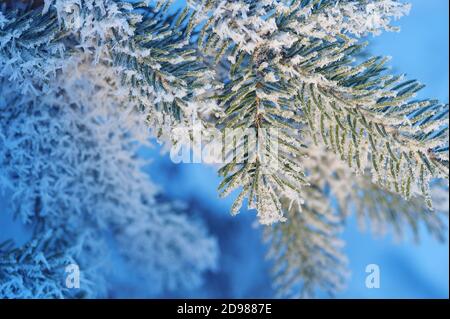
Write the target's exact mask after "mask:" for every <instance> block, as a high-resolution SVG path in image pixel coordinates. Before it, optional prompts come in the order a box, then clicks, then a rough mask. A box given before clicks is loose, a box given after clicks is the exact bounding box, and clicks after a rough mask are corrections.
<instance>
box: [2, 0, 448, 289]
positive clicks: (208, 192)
mask: <svg viewBox="0 0 450 319" xmlns="http://www.w3.org/2000/svg"><path fill="white" fill-rule="evenodd" d="M409 2H411V3H412V4H413V8H412V11H411V13H410V15H409V16H407V17H404V18H402V19H401V20H400V21H399V23H397V24H398V25H400V26H401V28H402V31H401V32H400V33H384V34H383V35H381V36H378V37H375V38H372V37H371V38H370V40H371V42H372V45H371V46H370V51H371V53H372V54H376V55H390V56H392V57H393V59H392V61H391V65H392V66H393V67H394V68H393V70H394V72H396V73H407V75H408V77H409V78H416V79H419V80H420V81H421V82H422V83H424V84H426V85H427V87H426V88H425V89H424V90H423V91H422V93H421V97H433V98H439V99H440V100H441V101H443V102H448V85H449V83H448V78H449V71H448V70H449V66H448V59H449V56H448V54H449V50H448V48H449V43H448V23H449V22H448V9H449V8H448V6H449V2H448V1H447V0H427V1H425V0H412V1H409ZM146 156H151V157H152V158H153V163H152V164H151V165H150V166H149V167H148V172H149V174H150V175H151V177H152V180H154V181H155V182H156V183H158V184H159V185H160V186H161V188H162V189H164V191H165V193H166V196H167V197H169V198H171V199H177V200H184V201H185V202H187V203H188V204H189V207H190V214H192V215H197V216H198V217H200V218H201V219H203V220H204V221H205V222H206V224H207V226H208V228H209V230H210V232H211V233H212V234H213V235H214V236H216V237H217V238H218V240H219V245H220V260H219V268H218V270H217V271H216V272H215V273H209V274H207V275H206V280H205V284H204V285H203V286H202V287H199V288H198V289H196V290H194V291H178V292H172V293H170V294H169V293H164V294H159V295H155V294H151V293H149V292H148V290H147V289H146V287H142V285H139V281H138V280H134V279H133V278H131V277H130V274H132V270H130V269H126V267H125V266H124V265H123V264H121V263H120V261H118V262H117V265H116V266H117V267H116V269H115V278H114V279H111V280H114V283H115V284H116V289H115V291H113V292H112V296H114V297H197V298H270V297H273V296H274V291H273V289H272V282H271V277H270V267H271V264H270V261H268V260H266V258H265V253H266V249H267V247H266V246H265V245H264V244H263V243H262V242H261V237H262V236H261V229H259V228H257V227H255V213H254V212H242V213H241V214H240V215H238V216H236V217H231V216H230V214H229V211H230V207H231V204H232V198H227V199H225V200H223V199H219V198H218V196H217V191H216V189H217V186H218V185H219V183H220V179H219V178H218V177H217V173H216V170H215V169H214V168H213V167H208V166H204V165H201V164H178V165H177V164H173V163H172V162H171V161H170V159H169V157H168V155H164V156H160V154H159V149H158V147H156V148H155V149H154V150H153V151H151V152H150V154H146ZM7 212H8V194H6V195H4V196H3V200H2V195H1V194H0V242H1V241H2V240H4V239H7V238H11V237H13V238H16V239H18V242H19V243H20V242H23V241H24V240H25V239H26V238H27V237H28V236H27V235H26V232H25V231H24V229H23V228H22V227H20V226H18V224H17V223H13V222H12V221H11V220H10V218H9V217H10V214H7ZM343 237H344V239H345V240H346V241H347V245H346V247H345V252H346V254H347V255H348V257H349V260H350V264H349V268H350V270H351V273H352V275H351V277H350V278H349V281H348V287H347V289H346V290H345V291H343V292H342V293H339V294H338V295H337V296H336V297H338V298H413V297H414V298H448V295H449V275H448V272H449V246H448V242H447V243H445V244H440V243H438V242H436V241H434V240H433V239H432V238H431V237H430V236H428V235H427V233H426V232H422V236H421V237H422V242H421V244H420V245H415V244H414V243H413V242H412V241H406V242H402V243H395V242H394V241H393V238H389V237H388V238H383V239H374V238H373V236H372V235H371V234H368V233H360V232H359V231H358V229H357V227H356V223H355V221H354V220H353V219H350V220H349V222H348V225H347V227H346V230H345V232H344V234H343ZM373 263H374V264H378V265H379V266H380V270H381V288H380V289H367V288H366V287H365V278H366V275H367V274H366V273H365V267H366V265H367V264H373ZM321 297H322V296H321ZM323 297H325V296H323Z"/></svg>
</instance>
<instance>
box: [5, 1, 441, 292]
mask: <svg viewBox="0 0 450 319" xmlns="http://www.w3.org/2000/svg"><path fill="white" fill-rule="evenodd" d="M170 2H171V1H163V0H161V1H159V0H155V1H146V2H144V3H137V2H136V1H129V2H127V1H119V0H44V2H43V5H42V6H41V7H39V8H37V9H35V10H28V11H27V10H25V11H24V10H6V9H5V8H6V7H1V8H0V9H1V10H0V168H1V170H0V188H2V189H9V190H10V191H12V193H13V210H14V212H15V214H16V215H17V216H18V217H20V219H21V220H22V221H23V222H24V223H26V224H28V225H31V227H32V228H33V229H34V231H35V233H36V234H37V237H36V238H37V239H36V241H33V242H32V243H30V244H29V245H26V246H24V247H22V248H18V249H15V250H12V249H11V248H9V247H7V248H2V250H0V252H1V255H0V256H1V260H2V262H3V260H7V261H6V263H7V264H8V267H6V268H5V269H4V270H3V269H2V270H0V293H2V295H4V296H8V297H20V296H23V297H36V296H37V297H70V296H71V295H70V294H68V293H67V291H65V290H64V289H63V288H61V287H58V286H57V282H58V280H59V278H58V277H59V276H60V272H61V266H62V265H64V264H65V263H67V261H68V260H77V258H78V257H74V253H73V250H72V248H71V247H73V246H74V245H75V246H76V247H78V248H79V247H85V244H81V246H80V245H79V244H76V243H79V242H83V243H85V242H89V240H88V241H83V240H81V239H80V238H85V237H83V236H85V235H83V234H82V233H81V232H80V229H83V230H90V232H89V236H95V238H99V239H98V240H95V242H98V243H99V244H100V243H102V242H103V240H102V239H101V238H103V235H105V234H106V235H108V236H109V235H111V236H112V238H113V239H114V242H115V244H116V245H117V246H118V248H119V251H120V252H121V253H122V254H123V256H125V257H126V259H127V260H128V261H129V262H130V263H131V264H133V265H134V266H135V267H136V268H138V269H139V270H140V271H141V272H142V273H143V274H144V276H145V277H146V278H151V282H152V285H153V286H155V287H157V289H175V288H177V287H193V286H196V285H199V284H200V283H201V279H202V274H203V273H204V272H205V271H208V270H212V269H214V268H215V266H216V259H217V254H218V251H217V243H216V241H215V239H214V238H212V237H210V236H209V235H208V233H207V231H206V229H205V227H204V226H202V224H201V222H199V221H193V220H191V218H189V217H188V216H187V215H186V214H183V209H180V208H179V207H178V205H176V204H174V203H161V202H160V201H159V200H157V195H158V194H159V193H160V190H159V189H158V188H157V187H156V186H155V185H153V184H152V182H151V181H150V180H149V178H148V176H147V175H146V174H145V173H144V172H143V171H142V167H143V164H144V162H143V161H142V160H141V159H140V158H139V156H138V155H137V153H138V150H139V148H141V147H142V146H145V145H147V144H148V139H149V137H154V138H157V139H158V140H159V141H160V142H163V143H166V145H167V147H170V146H171V145H172V144H175V145H178V144H180V143H184V142H186V141H187V142H189V141H190V140H192V139H193V135H194V134H195V133H194V130H200V131H201V132H202V134H203V135H208V133H205V132H206V131H207V130H210V129H211V132H213V133H212V134H211V135H214V132H218V133H224V132H226V131H227V130H232V131H233V132H234V134H235V135H234V137H235V138H236V139H237V140H240V143H242V144H243V145H246V146H247V147H249V148H252V149H257V150H258V151H257V152H243V153H240V154H239V155H240V156H241V158H240V159H239V160H238V158H237V155H238V154H233V155H232V156H231V161H228V162H226V163H225V164H224V165H223V166H222V167H221V168H220V169H219V174H220V175H221V176H223V178H224V179H223V182H222V183H221V185H220V187H219V189H220V192H221V195H222V196H227V195H229V194H231V193H232V192H233V191H235V190H238V191H239V195H238V196H237V199H236V201H235V203H234V205H233V207H232V213H233V214H236V213H238V212H239V210H240V209H241V207H242V206H243V204H244V203H245V202H247V205H248V207H249V208H250V209H256V210H257V217H258V220H259V222H260V224H262V225H269V226H268V227H267V228H266V231H267V232H266V234H267V238H268V239H269V240H270V242H271V252H270V255H271V256H272V257H274V258H275V261H276V263H275V278H276V283H277V285H278V287H279V288H280V294H281V295H283V296H286V295H288V296H290V295H302V296H312V295H313V294H314V292H315V290H316V289H317V288H322V289H324V290H326V291H329V292H333V291H335V290H337V289H339V288H341V287H342V286H343V283H344V282H345V257H344V256H343V255H342V254H341V252H340V247H341V246H342V242H341V240H340V239H339V238H338V234H339V232H340V230H341V226H342V224H343V222H344V220H345V218H347V217H348V215H349V214H350V212H352V211H355V212H356V214H358V216H359V219H360V220H361V222H362V223H361V224H364V223H363V221H366V220H370V225H371V227H372V228H373V229H375V230H376V231H377V232H379V233H383V232H384V231H385V230H386V229H389V228H393V229H394V231H395V232H396V233H397V235H401V232H402V229H403V226H402V225H404V224H408V225H410V226H411V228H412V229H413V231H416V230H417V228H418V225H419V224H420V223H423V224H425V225H426V226H427V228H428V229H429V230H430V231H431V232H432V233H434V234H436V235H437V237H438V238H439V239H442V237H443V228H444V227H445V226H444V224H443V221H442V219H441V217H440V215H438V213H439V210H438V211H437V212H436V211H431V210H430V209H431V207H432V203H431V202H432V200H431V199H432V192H430V185H434V184H435V179H440V180H442V179H448V105H442V104H440V103H439V102H437V101H435V100H416V99H414V96H415V94H416V92H417V91H418V90H420V89H421V87H422V85H420V84H419V83H417V82H416V81H407V80H404V79H403V77H402V76H393V75H391V74H389V73H388V72H387V71H386V69H387V68H386V65H385V64H386V61H387V59H386V58H382V57H373V58H369V59H367V60H365V61H361V57H360V56H359V53H360V52H361V51H362V50H363V49H364V47H365V45H364V44H363V43H361V40H360V38H361V37H364V36H367V35H370V34H373V35H376V34H379V33H380V32H382V31H384V30H388V31H395V30H397V28H396V27H395V26H394V25H393V24H392V23H393V21H394V20H396V19H398V18H400V17H401V16H403V15H405V14H407V13H408V11H409V8H410V6H409V5H408V4H404V3H402V2H400V1H396V0H363V1H361V0H358V1H356V0H320V1H319V0H262V1H253V0H236V1H225V0H188V1H187V3H186V7H185V8H184V10H181V11H178V12H175V13H172V12H171V11H170V10H169V7H170ZM185 128H187V129H188V130H187V131H186V130H185ZM248 131H252V132H255V139H249V138H248V136H247V133H248ZM237 144H238V143H237ZM225 153H226V149H224V150H222V155H223V157H229V154H225ZM436 183H437V184H436V185H440V184H439V183H440V182H439V181H437V182H436ZM436 189H441V188H439V187H437V188H436ZM438 197H439V196H438ZM334 203H337V206H338V209H336V207H335V205H334ZM438 204H439V200H438ZM437 207H439V206H437ZM48 232H51V233H52V234H53V235H52V236H51V237H52V238H53V237H54V238H55V243H53V242H52V243H51V244H49V245H47V244H46V243H47V242H48V240H49V237H48V236H47V235H46V234H48ZM55 234H56V235H55ZM46 236H47V237H46ZM91 241H92V239H91ZM104 244H106V243H104ZM44 246H45V247H44ZM30 247H31V248H30ZM92 251H95V248H94V247H87V248H83V249H82V252H80V253H79V254H78V255H79V256H84V257H83V258H82V259H80V261H79V262H80V264H81V266H82V267H90V265H96V264H98V263H99V260H98V258H96V255H97V254H95V253H90V252H92ZM52 252H57V253H58V255H57V256H58V257H54V256H52V255H48V253H50V254H51V253H52ZM97 257H98V256H97ZM105 258H106V257H105ZM24 260H28V261H29V263H30V264H32V271H30V272H27V270H23V269H22V268H21V267H25V268H26V267H28V266H27V265H28V264H27V263H23V262H24ZM100 264H101V263H100ZM94 268H95V267H94ZM88 274H89V272H88ZM28 275H29V276H30V277H27V276H28ZM101 277H102V272H100V274H98V273H97V274H96V275H92V279H89V280H92V281H95V282H97V281H101ZM33 278H39V280H34V279H33ZM47 284H48V285H47ZM299 288H301V289H300V290H299ZM106 289H107V287H106ZM97 292H98V290H97ZM83 294H84V295H85V296H92V295H93V294H92V291H86V292H83Z"/></svg>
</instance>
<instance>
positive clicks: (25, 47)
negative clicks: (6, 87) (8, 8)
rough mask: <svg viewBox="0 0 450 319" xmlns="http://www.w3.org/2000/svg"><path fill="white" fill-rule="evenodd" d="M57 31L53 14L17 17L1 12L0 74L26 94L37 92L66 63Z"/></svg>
mask: <svg viewBox="0 0 450 319" xmlns="http://www.w3.org/2000/svg"><path fill="white" fill-rule="evenodd" d="M58 31H59V28H58V24H57V21H56V18H55V17H54V15H52V14H45V15H42V14H41V13H40V11H32V12H29V13H27V14H24V15H20V16H17V15H16V14H14V13H12V12H11V13H10V12H7V13H3V12H1V11H0V77H2V78H6V79H8V80H9V81H12V82H14V83H15V84H16V85H17V87H18V88H20V91H21V92H22V93H24V94H33V93H34V94H38V92H39V90H40V88H41V87H42V86H43V85H45V83H47V82H48V80H49V79H50V78H51V77H52V76H54V75H55V73H56V71H57V70H59V69H61V68H62V67H63V65H64V63H65V61H64V45H63V44H62V43H61V42H59V41H57V40H56V37H57V36H58Z"/></svg>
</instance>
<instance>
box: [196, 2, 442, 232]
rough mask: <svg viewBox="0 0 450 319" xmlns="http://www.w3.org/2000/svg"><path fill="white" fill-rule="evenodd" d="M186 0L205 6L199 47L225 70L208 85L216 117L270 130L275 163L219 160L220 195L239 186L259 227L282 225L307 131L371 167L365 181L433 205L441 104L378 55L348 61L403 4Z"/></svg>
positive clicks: (296, 191) (362, 167)
mask: <svg viewBox="0 0 450 319" xmlns="http://www.w3.org/2000/svg"><path fill="white" fill-rule="evenodd" d="M190 3H191V5H192V7H194V8H198V9H197V10H200V11H201V12H203V14H199V17H198V19H199V20H200V21H204V23H203V26H202V29H201V32H200V35H199V40H198V42H199V46H200V47H201V48H202V50H204V51H205V52H207V53H208V54H210V55H213V56H216V59H218V60H219V61H222V62H223V63H228V70H229V77H228V79H227V81H226V83H225V87H224V89H223V90H220V91H219V92H218V96H219V98H218V100H219V106H221V107H222V108H223V109H224V111H225V114H226V116H225V118H224V119H222V120H221V123H222V125H223V126H225V127H226V128H234V129H237V128H242V127H244V128H252V129H257V132H265V131H267V130H269V129H276V130H278V135H279V137H278V142H279V145H280V149H279V151H278V154H277V157H274V158H273V161H278V165H273V162H271V165H270V166H269V167H267V166H266V165H261V162H260V161H259V159H258V158H256V159H254V158H251V157H248V158H246V160H245V162H244V163H241V164H236V163H231V164H227V165H226V166H224V168H223V171H222V172H223V175H224V178H225V179H224V181H225V182H226V184H227V185H226V186H225V187H224V192H225V193H226V194H227V193H229V192H230V191H231V190H233V189H238V188H240V189H241V190H242V193H241V195H240V196H239V197H238V201H239V202H237V206H240V203H241V202H242V200H243V198H245V197H247V198H248V202H249V204H250V205H249V208H254V207H257V208H258V214H259V216H260V221H261V223H263V224H270V223H274V222H277V221H284V220H285V218H284V217H283V214H282V212H281V209H280V207H281V202H280V200H281V198H282V197H283V196H285V195H286V194H287V195H288V196H291V197H292V198H291V199H293V200H298V199H297V198H298V197H300V200H304V199H305V196H304V194H302V193H303V192H304V189H305V186H306V185H307V184H308V181H307V179H305V178H304V171H305V170H304V168H303V164H304V162H303V161H294V160H292V159H293V158H297V157H301V156H303V155H306V153H307V150H305V149H304V144H305V139H306V138H309V136H311V137H312V138H313V140H314V142H315V143H316V144H320V145H325V146H326V147H327V148H328V151H330V152H333V153H335V154H337V155H338V156H339V157H340V158H341V159H342V160H343V161H345V162H347V163H348V165H349V166H350V167H352V168H353V169H354V172H355V173H356V174H362V173H365V172H366V171H367V170H370V171H371V172H370V178H371V179H372V181H374V182H376V183H378V184H379V185H381V186H383V187H384V188H385V189H387V190H389V191H393V192H396V193H399V194H402V195H403V196H404V197H405V198H406V199H408V198H410V197H411V196H412V195H413V194H418V193H420V194H422V195H423V196H424V197H425V200H426V201H427V203H428V205H429V206H430V207H431V205H432V204H431V199H430V194H429V183H430V180H431V179H433V178H447V177H448V124H447V122H448V105H441V104H439V103H438V102H437V101H434V100H422V101H419V100H413V98H414V96H415V94H416V92H417V91H418V90H420V89H421V88H422V85H421V84H419V83H417V82H416V81H404V80H403V77H402V76H398V77H397V76H392V75H390V74H388V73H386V72H385V70H386V66H385V63H386V61H387V59H385V58H382V57H374V58H370V59H368V60H367V61H362V62H358V61H357V60H358V59H357V58H358V56H357V55H358V53H359V52H361V50H362V49H363V48H364V44H363V43H360V42H359V40H358V38H359V37H360V36H362V35H365V34H367V33H377V32H378V31H381V30H383V29H388V30H391V29H392V28H391V27H390V21H391V20H392V18H398V17H400V16H402V15H403V14H405V13H407V12H408V8H409V6H408V5H404V4H401V3H400V2H398V1H314V0H311V1H271V0H268V1H257V2H255V1H245V0H242V1H233V2H228V1H206V0H205V1H190ZM307 136H308V137H307ZM274 167H275V168H274ZM276 168H280V169H276ZM256 187H258V188H256ZM292 195H293V196H292ZM254 202H256V204H254ZM274 210H277V211H278V212H277V213H276V214H275V213H274Z"/></svg>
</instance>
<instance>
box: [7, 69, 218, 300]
mask: <svg viewBox="0 0 450 319" xmlns="http://www.w3.org/2000/svg"><path fill="white" fill-rule="evenodd" d="M80 63H81V64H80V65H76V64H74V65H73V67H72V68H69V67H66V69H65V70H66V72H64V73H62V74H61V77H60V78H58V79H57V82H55V83H54V85H50V86H49V88H48V90H47V91H46V92H42V93H41V95H40V96H39V97H38V98H34V97H32V96H29V95H21V94H20V93H16V92H15V91H14V87H11V86H10V85H9V84H8V83H3V85H2V86H1V96H2V97H3V99H5V100H3V101H2V103H1V106H0V109H1V115H0V123H1V125H0V136H1V138H0V146H1V147H0V162H1V167H2V170H1V181H2V183H1V185H2V186H3V187H5V186H6V187H8V188H9V189H10V190H12V192H13V205H14V207H13V209H14V211H15V213H16V214H17V215H18V216H19V217H20V218H21V219H22V220H23V221H24V222H26V223H31V224H32V225H38V226H36V227H40V228H44V230H45V229H59V230H62V229H63V230H64V232H63V234H62V236H64V237H65V238H67V237H68V236H69V237H70V236H73V237H74V238H77V236H79V233H80V231H81V230H82V229H86V228H88V229H93V231H95V232H98V233H99V234H101V233H111V234H112V236H113V237H114V238H115V239H116V241H117V244H118V247H119V250H120V251H122V252H123V253H124V255H125V256H126V257H127V260H129V261H130V262H132V263H135V264H136V265H138V268H139V269H140V270H141V271H142V273H143V274H144V275H146V276H155V277H156V278H158V280H159V281H160V283H157V282H153V283H152V285H153V288H155V287H159V289H166V288H168V289H175V288H177V287H195V286H196V285H198V284H200V283H201V274H202V273H203V272H204V271H206V270H210V269H213V268H214V267H215V263H216V257H217V244H216V241H215V239H214V238H211V237H209V235H208V234H207V232H206V231H204V230H202V229H203V226H202V225H201V224H199V223H198V222H193V221H191V220H189V219H188V218H187V217H186V216H184V215H181V214H180V212H182V210H180V209H177V208H176V207H175V206H173V205H170V204H164V203H161V204H160V203H159V202H158V201H157V200H156V198H155V196H156V195H157V194H158V189H157V188H156V187H155V186H154V185H153V184H152V183H151V182H150V181H149V179H148V176H147V175H146V174H145V173H144V172H143V171H142V166H143V164H144V162H142V161H141V160H139V159H137V158H136V156H137V155H136V153H137V150H138V148H139V147H142V146H145V143H146V141H147V140H148V137H147V134H146V133H147V129H146V125H145V117H142V116H141V114H140V113H139V112H137V111H136V110H134V109H132V108H130V109H128V110H127V109H124V107H126V104H127V103H126V97H127V95H121V94H120V93H121V90H120V89H119V88H118V86H117V85H116V83H115V82H114V80H113V76H114V73H113V72H112V70H110V69H109V68H107V67H105V66H103V65H100V64H99V65H97V66H96V67H92V65H89V63H85V62H80ZM41 223H43V226H42V225H41ZM194 230H195V231H194ZM142 247H145V250H143V249H142ZM58 248H60V247H58ZM84 254H86V253H84ZM18 260H20V259H18ZM18 266H20V264H19V265H18ZM21 275H23V274H22V273H21ZM56 275H57V274H55V276H56ZM30 280H31V279H30ZM0 284H3V282H2V280H0ZM36 285H37V286H36V288H35V289H38V288H37V287H39V282H36ZM50 295H51V294H50V293H49V295H48V296H50ZM39 296H40V295H39Z"/></svg>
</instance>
